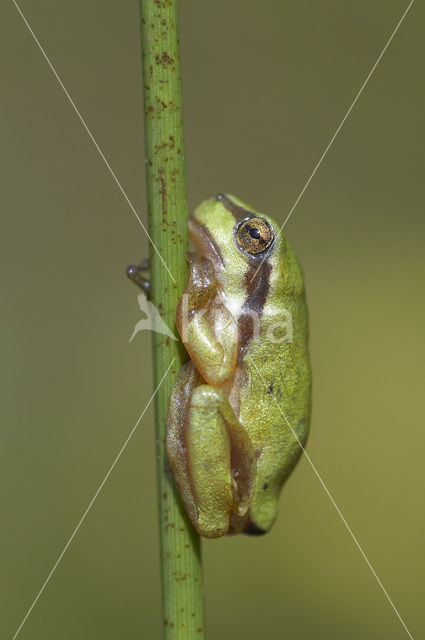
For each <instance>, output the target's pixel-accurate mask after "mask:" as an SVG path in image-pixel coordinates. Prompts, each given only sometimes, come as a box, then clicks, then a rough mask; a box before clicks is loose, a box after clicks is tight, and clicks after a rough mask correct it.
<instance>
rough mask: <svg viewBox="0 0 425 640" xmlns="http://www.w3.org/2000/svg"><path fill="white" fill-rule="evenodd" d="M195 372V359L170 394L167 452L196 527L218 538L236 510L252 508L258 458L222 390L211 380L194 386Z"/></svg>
mask: <svg viewBox="0 0 425 640" xmlns="http://www.w3.org/2000/svg"><path fill="white" fill-rule="evenodd" d="M194 372H196V369H194V367H193V364H192V363H191V364H190V365H188V367H187V369H186V372H184V371H182V373H181V376H179V379H178V380H177V382H176V385H175V388H174V389H173V392H172V394H171V397H170V408H169V416H168V430H167V452H168V457H169V460H170V464H171V467H172V469H173V473H174V478H175V481H176V484H177V487H178V489H179V492H180V495H181V497H182V500H183V502H184V504H185V507H186V510H187V512H188V514H189V516H190V518H191V520H192V522H193V524H194V526H195V528H196V529H197V531H198V532H199V533H200V534H201V535H203V536H205V537H207V538H218V537H219V536H222V535H224V534H225V533H227V532H228V530H229V522H230V518H231V515H232V513H233V514H238V515H239V516H244V515H245V514H246V513H247V511H248V509H249V506H250V503H251V498H252V493H253V490H254V483H255V476H256V459H255V453H254V448H253V446H252V443H251V441H250V439H249V437H248V435H247V433H246V431H245V429H244V427H243V426H242V425H241V424H240V422H239V420H238V418H237V416H236V414H235V412H234V410H233V408H232V407H231V405H230V403H229V401H228V399H227V397H226V396H225V395H224V393H223V391H222V390H221V389H220V388H218V387H213V386H211V385H207V384H200V385H199V386H196V387H195V388H194V389H193V387H192V389H193V391H192V389H191V388H190V387H191V384H188V376H190V375H191V376H192V378H193V376H195V375H197V376H198V380H199V374H198V373H197V372H196V373H194ZM193 380H194V379H193ZM193 380H192V381H193ZM182 400H183V402H182ZM182 419H183V420H182ZM182 424H183V425H184V427H182Z"/></svg>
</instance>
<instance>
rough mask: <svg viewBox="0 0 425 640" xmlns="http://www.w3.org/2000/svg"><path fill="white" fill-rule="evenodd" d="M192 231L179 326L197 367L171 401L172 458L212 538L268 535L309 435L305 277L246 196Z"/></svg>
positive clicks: (211, 207) (227, 200)
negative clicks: (229, 535)
mask: <svg viewBox="0 0 425 640" xmlns="http://www.w3.org/2000/svg"><path fill="white" fill-rule="evenodd" d="M189 232H190V238H191V241H192V243H193V246H194V248H195V252H194V253H189V254H188V260H189V277H188V282H187V285H186V288H185V290H184V293H183V295H182V297H181V299H180V302H179V304H178V308H177V312H176V324H177V328H178V331H179V333H180V335H181V338H182V340H183V342H184V344H185V346H186V349H187V351H188V353H189V355H190V361H189V362H188V363H187V364H185V365H184V366H183V367H182V369H181V370H180V373H179V375H178V378H177V381H176V383H175V385H174V387H173V389H172V393H171V396H170V403H169V410H168V425H167V453H168V458H169V461H170V465H171V468H172V471H173V474H174V479H175V482H176V485H177V488H178V490H179V493H180V496H181V498H182V501H183V503H184V506H185V508H186V511H187V513H188V515H189V517H190V519H191V521H192V522H193V524H194V526H195V527H196V529H197V530H198V532H199V533H200V534H201V535H203V536H206V537H207V538H216V537H219V536H222V535H224V534H226V533H238V532H244V533H248V534H262V533H265V532H266V531H268V530H269V529H270V527H271V526H272V524H273V522H274V520H275V518H276V514H277V507H278V499H279V493H280V490H281V488H282V485H283V483H284V482H285V480H286V478H287V477H288V476H289V474H290V472H291V471H292V469H293V468H294V466H295V464H296V462H297V460H298V458H299V456H300V453H301V451H302V448H301V447H300V443H301V444H302V445H303V446H304V444H305V442H306V439H307V434H308V429H309V420H310V393H311V378H310V365H309V356H308V317H307V307H306V301H305V293H304V281H303V275H302V271H301V268H300V266H299V264H298V262H297V259H296V257H295V255H294V253H293V251H292V249H291V247H290V245H289V243H288V241H287V239H286V237H285V235H284V234H283V233H279V232H278V225H277V224H276V222H275V221H274V220H272V218H270V217H269V216H266V215H264V214H261V213H258V212H257V211H255V210H253V209H252V208H250V207H248V206H247V205H245V204H244V203H243V202H241V201H240V200H238V199H237V198H236V197H234V196H230V195H226V194H219V195H217V196H216V197H215V198H211V199H209V200H205V201H204V202H203V203H202V204H201V205H200V206H199V207H198V208H197V209H196V210H195V212H194V213H193V214H192V216H191V217H190V219H189ZM289 425H290V426H289Z"/></svg>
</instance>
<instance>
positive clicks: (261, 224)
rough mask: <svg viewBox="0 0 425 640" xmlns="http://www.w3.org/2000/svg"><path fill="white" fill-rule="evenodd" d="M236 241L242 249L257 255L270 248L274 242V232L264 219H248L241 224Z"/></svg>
mask: <svg viewBox="0 0 425 640" xmlns="http://www.w3.org/2000/svg"><path fill="white" fill-rule="evenodd" d="M236 239H237V242H238V245H239V246H240V247H241V249H243V250H244V251H246V252H247V253H250V254H251V255H255V254H256V253H261V252H262V251H265V250H266V249H268V247H270V245H271V243H272V242H273V240H274V232H273V229H272V228H271V226H270V225H269V223H268V222H266V221H265V220H263V218H248V220H243V221H242V222H241V223H240V225H239V227H238V229H237V232H236Z"/></svg>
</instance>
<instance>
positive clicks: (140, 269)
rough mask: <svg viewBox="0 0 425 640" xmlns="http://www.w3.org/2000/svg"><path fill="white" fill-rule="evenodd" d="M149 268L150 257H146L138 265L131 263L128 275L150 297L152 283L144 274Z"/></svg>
mask: <svg viewBox="0 0 425 640" xmlns="http://www.w3.org/2000/svg"><path fill="white" fill-rule="evenodd" d="M149 269H150V260H149V258H144V260H142V261H141V262H140V264H138V265H135V264H131V265H130V266H129V267H127V269H126V274H127V277H128V278H130V280H131V281H132V282H134V284H136V285H137V286H138V287H140V288H141V290H142V291H144V292H145V293H146V295H147V297H148V298H149V297H150V291H151V283H150V280H149V278H148V277H146V276H145V275H143V274H144V273H145V272H146V271H148V270H149Z"/></svg>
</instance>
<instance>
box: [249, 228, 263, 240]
mask: <svg viewBox="0 0 425 640" xmlns="http://www.w3.org/2000/svg"><path fill="white" fill-rule="evenodd" d="M249 235H250V236H251V238H256V239H258V238H261V233H260V231H259V229H255V228H254V227H251V228H250V230H249Z"/></svg>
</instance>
